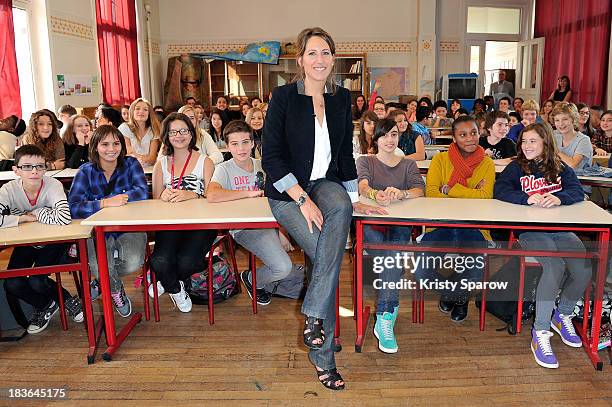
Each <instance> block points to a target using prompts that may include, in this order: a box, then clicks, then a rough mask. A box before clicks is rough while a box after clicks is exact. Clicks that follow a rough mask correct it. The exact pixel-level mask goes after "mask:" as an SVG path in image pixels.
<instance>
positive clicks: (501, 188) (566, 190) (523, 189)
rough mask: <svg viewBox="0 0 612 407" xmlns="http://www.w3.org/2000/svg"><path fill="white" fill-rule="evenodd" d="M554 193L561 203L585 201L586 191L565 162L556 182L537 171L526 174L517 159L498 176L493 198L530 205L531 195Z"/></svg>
mask: <svg viewBox="0 0 612 407" xmlns="http://www.w3.org/2000/svg"><path fill="white" fill-rule="evenodd" d="M547 192H550V193H552V194H553V195H554V196H556V197H557V198H559V199H560V200H561V205H571V204H573V203H576V202H581V201H584V191H583V190H582V185H580V181H578V177H577V176H576V173H574V170H572V169H571V168H570V167H569V166H567V165H566V164H565V163H562V170H561V174H559V178H558V179H557V182H556V183H550V182H548V181H546V178H545V177H544V174H543V173H541V172H538V171H535V172H534V173H533V174H531V175H529V174H525V173H524V172H523V170H522V169H521V167H520V166H519V165H518V162H517V161H516V160H514V161H512V162H511V163H510V164H508V165H507V166H506V168H505V169H504V171H502V173H501V174H499V175H498V176H497V179H496V180H495V185H494V187H493V198H495V199H499V200H500V201H505V202H510V203H514V204H520V205H528V203H527V199H529V196H530V195H533V194H536V193H539V194H545V193H547Z"/></svg>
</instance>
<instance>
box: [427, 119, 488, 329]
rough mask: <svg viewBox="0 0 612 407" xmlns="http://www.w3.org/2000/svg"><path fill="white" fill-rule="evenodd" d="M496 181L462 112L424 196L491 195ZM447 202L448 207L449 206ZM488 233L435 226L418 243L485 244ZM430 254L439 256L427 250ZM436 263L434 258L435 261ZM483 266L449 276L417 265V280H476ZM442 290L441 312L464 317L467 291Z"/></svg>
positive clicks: (436, 161) (473, 125) (437, 157)
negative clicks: (436, 227)
mask: <svg viewBox="0 0 612 407" xmlns="http://www.w3.org/2000/svg"><path fill="white" fill-rule="evenodd" d="M494 182H495V165H494V164H493V160H491V158H489V157H487V155H486V154H485V151H484V149H483V148H482V147H480V146H479V145H478V128H477V127H476V122H474V119H473V118H472V117H470V116H461V117H459V118H457V120H455V122H454V123H453V142H452V143H451V145H450V146H449V150H448V152H442V153H439V154H436V155H435V156H434V157H433V159H432V161H431V165H430V167H429V171H428V173H427V181H426V188H425V196H427V197H434V198H478V199H490V198H492V197H493V183H494ZM450 208H451V207H450V206H449V210H450ZM487 240H491V236H490V234H489V232H488V231H486V230H483V231H481V230H478V229H449V228H438V229H434V230H432V231H430V232H428V233H425V235H424V236H423V239H422V240H421V243H424V244H426V245H428V244H429V245H443V246H448V245H449V244H451V245H453V246H456V245H461V246H463V247H484V246H486V244H487V243H486V241H487ZM431 256H436V257H437V256H440V255H437V254H433V253H432V254H429V255H428V257H431ZM434 263H435V262H434ZM482 272H483V269H482V267H479V265H478V264H476V265H474V267H471V268H467V267H466V269H465V270H464V271H463V272H462V273H458V272H455V273H454V275H452V276H451V277H450V278H446V277H444V276H443V275H442V274H440V273H439V272H438V271H437V270H435V269H433V268H428V267H417V268H416V270H415V277H416V280H417V281H418V280H424V279H429V280H430V281H434V280H436V279H437V280H438V281H456V282H458V281H460V280H466V281H479V280H480V279H481V278H482ZM460 287H461V284H459V285H457V289H455V290H450V289H447V290H441V293H442V298H441V300H440V304H439V308H440V311H442V312H443V313H451V320H452V321H454V322H461V321H463V320H464V319H465V318H466V317H467V314H468V298H469V292H468V291H466V290H465V289H461V288H460Z"/></svg>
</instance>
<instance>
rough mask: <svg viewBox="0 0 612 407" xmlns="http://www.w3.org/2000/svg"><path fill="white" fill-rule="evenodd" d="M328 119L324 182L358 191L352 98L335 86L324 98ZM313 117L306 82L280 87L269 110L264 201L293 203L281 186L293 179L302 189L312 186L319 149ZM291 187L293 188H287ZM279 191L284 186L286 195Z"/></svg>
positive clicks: (265, 153)
mask: <svg viewBox="0 0 612 407" xmlns="http://www.w3.org/2000/svg"><path fill="white" fill-rule="evenodd" d="M323 97H324V99H325V118H326V121H327V129H328V131H329V142H330V146H331V161H330V163H329V168H328V170H327V173H326V175H325V178H326V179H328V180H330V181H334V182H337V183H346V182H349V181H352V182H350V185H351V186H352V185H353V184H354V187H351V186H347V184H344V185H345V188H350V189H349V190H354V191H356V190H357V189H356V185H357V170H356V169H355V160H354V159H353V143H352V139H353V122H352V117H351V95H350V93H349V91H348V90H346V89H344V88H341V87H337V88H336V93H334V94H331V93H325V94H324V95H323ZM314 121H315V113H314V108H313V105H312V97H310V96H308V95H306V94H305V93H304V83H303V82H302V81H298V82H295V83H291V84H289V85H284V86H280V87H278V88H276V89H275V90H274V92H273V93H272V100H271V101H270V105H269V107H268V113H267V114H266V120H265V125H264V132H263V138H262V144H263V145H262V150H263V156H262V167H263V169H264V171H265V172H266V187H265V193H266V196H267V197H269V198H272V199H276V200H281V201H291V200H292V199H291V197H289V195H288V194H287V193H286V192H284V188H282V186H280V185H277V186H275V185H274V184H275V183H277V182H278V181H281V182H280V183H279V184H283V183H285V185H287V182H288V183H290V182H291V180H292V176H291V174H293V176H294V177H295V179H297V182H298V184H299V185H300V186H301V187H302V188H306V186H307V185H308V183H309V182H310V174H311V172H312V165H313V158H314V145H315V141H314V140H315V138H314V135H315V127H314V126H315V122H314ZM289 186H291V185H289ZM277 187H280V189H281V190H283V191H282V192H281V191H279V189H278V188H277Z"/></svg>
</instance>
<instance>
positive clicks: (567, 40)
mask: <svg viewBox="0 0 612 407" xmlns="http://www.w3.org/2000/svg"><path fill="white" fill-rule="evenodd" d="M611 7H612V0H537V1H536V13H535V36H536V37H545V38H546V45H545V47H544V66H543V72H542V74H543V76H542V101H544V100H546V99H548V97H549V96H550V94H551V92H553V91H554V90H555V89H556V88H557V78H558V77H559V76H562V75H567V76H568V77H569V78H570V82H571V88H572V91H573V96H572V102H574V103H576V102H584V103H587V104H589V105H593V104H598V105H604V106H605V98H606V85H607V81H608V77H607V76H608V54H609V50H610V18H611V17H612V12H611V11H610V10H611Z"/></svg>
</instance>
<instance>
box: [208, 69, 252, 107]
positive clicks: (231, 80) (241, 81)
mask: <svg viewBox="0 0 612 407" xmlns="http://www.w3.org/2000/svg"><path fill="white" fill-rule="evenodd" d="M208 84H209V95H210V96H209V97H210V100H209V103H210V106H211V107H212V106H214V105H215V102H216V100H217V97H219V96H221V95H227V96H229V97H230V105H231V106H235V105H236V106H237V105H238V99H239V98H240V97H244V96H246V97H248V98H252V97H254V96H258V97H261V96H262V95H261V86H260V84H261V64H257V63H252V62H237V61H212V62H211V63H210V64H209V65H208Z"/></svg>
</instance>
